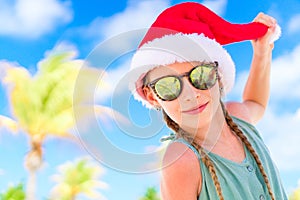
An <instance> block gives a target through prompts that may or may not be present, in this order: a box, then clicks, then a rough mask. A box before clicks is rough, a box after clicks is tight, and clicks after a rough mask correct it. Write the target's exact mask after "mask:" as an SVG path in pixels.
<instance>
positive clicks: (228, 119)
mask: <svg viewBox="0 0 300 200" xmlns="http://www.w3.org/2000/svg"><path fill="white" fill-rule="evenodd" d="M221 105H222V109H223V112H224V115H225V119H226V122H227V124H228V126H229V127H230V129H231V130H232V131H233V132H234V133H235V134H236V135H237V136H238V137H239V138H240V139H241V140H242V142H243V143H244V144H245V145H246V147H247V148H248V150H249V151H250V153H251V154H252V156H253V157H254V159H255V161H256V163H257V165H258V168H259V170H260V173H261V174H262V176H263V178H264V181H265V183H266V185H267V188H268V191H269V194H270V196H271V198H272V200H275V197H274V194H273V192H272V189H271V185H270V182H269V179H268V176H267V174H266V172H265V170H264V168H263V165H262V163H261V160H260V158H259V157H258V155H257V153H256V151H255V150H254V148H253V147H252V145H251V143H250V142H249V140H248V138H247V137H246V136H245V135H244V134H243V132H242V131H241V130H240V128H239V127H238V126H237V124H236V123H235V122H234V121H233V119H232V117H230V115H229V114H228V111H227V110H226V108H225V106H224V104H223V102H222V101H221Z"/></svg>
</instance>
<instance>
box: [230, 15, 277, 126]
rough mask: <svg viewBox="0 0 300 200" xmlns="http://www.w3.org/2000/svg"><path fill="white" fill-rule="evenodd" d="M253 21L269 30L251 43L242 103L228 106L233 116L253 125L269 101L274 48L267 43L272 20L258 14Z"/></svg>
mask: <svg viewBox="0 0 300 200" xmlns="http://www.w3.org/2000/svg"><path fill="white" fill-rule="evenodd" d="M254 21H257V22H261V23H264V24H266V25H267V26H269V29H268V32H267V33H266V35H264V36H263V37H261V38H259V39H257V40H255V41H252V46H253V58H252V64H251V68H250V73H249V76H248V79H247V83H246V86H245V88H244V92H243V102H242V103H230V104H229V106H228V109H229V112H230V110H231V112H232V114H233V115H234V113H235V114H236V115H237V116H239V115H241V116H243V118H244V119H245V120H247V121H249V122H250V123H253V124H255V123H257V122H258V121H259V120H260V119H261V118H262V116H263V114H264V112H265V109H266V107H267V105H268V101H269V94H270V71H271V61H272V50H273V47H274V44H273V43H272V44H270V43H269V41H270V37H271V35H272V34H274V31H275V25H276V21H275V19H274V18H272V17H270V16H268V15H265V14H263V13H259V14H258V15H257V17H256V18H255V20H254ZM238 110H239V111H238ZM240 112H241V113H240Z"/></svg>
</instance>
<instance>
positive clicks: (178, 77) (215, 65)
mask: <svg viewBox="0 0 300 200" xmlns="http://www.w3.org/2000/svg"><path fill="white" fill-rule="evenodd" d="M200 66H208V67H212V68H213V69H214V70H215V71H216V80H218V79H219V73H218V66H219V63H218V62H217V61H214V62H211V63H203V64H199V65H196V66H195V67H193V68H192V69H191V70H190V71H188V72H186V73H184V74H181V75H167V76H162V77H159V78H158V79H155V80H153V81H151V82H150V83H148V84H146V86H148V87H150V88H151V89H152V90H153V92H154V93H155V94H156V96H157V97H158V98H159V99H161V100H162V101H173V100H175V99H177V98H178V97H179V96H180V94H181V92H182V89H183V83H182V78H183V77H188V80H189V82H190V84H191V85H192V86H193V87H194V88H196V87H195V86H194V85H193V82H192V80H191V77H190V75H191V73H192V71H193V70H194V69H196V68H197V67H200ZM166 77H176V78H177V79H178V80H179V82H180V91H179V93H178V96H177V97H176V98H174V99H171V100H167V99H163V98H161V97H160V96H159V95H158V93H157V91H156V89H155V84H156V83H157V82H158V81H159V80H161V79H162V78H166ZM214 85H215V84H214ZM210 88H211V87H210ZM196 89H198V88H196ZM207 89H209V88H207ZM207 89H198V90H207Z"/></svg>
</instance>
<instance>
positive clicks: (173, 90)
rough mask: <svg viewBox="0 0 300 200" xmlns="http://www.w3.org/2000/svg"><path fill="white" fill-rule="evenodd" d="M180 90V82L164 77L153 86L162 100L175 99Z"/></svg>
mask: <svg viewBox="0 0 300 200" xmlns="http://www.w3.org/2000/svg"><path fill="white" fill-rule="evenodd" d="M180 90H181V85H180V80H179V79H178V78H177V77H172V76H171V77H164V78H162V79H160V80H159V81H157V82H156V84H155V91H156V93H157V95H158V96H159V97H160V98H161V99H163V100H168V101H171V100H174V99H176V98H177V97H178V96H179V94H180Z"/></svg>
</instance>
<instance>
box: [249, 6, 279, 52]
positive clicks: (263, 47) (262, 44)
mask: <svg viewBox="0 0 300 200" xmlns="http://www.w3.org/2000/svg"><path fill="white" fill-rule="evenodd" d="M253 21H254V22H260V23H262V24H265V25H267V26H268V27H269V29H268V32H267V33H266V34H265V35H264V36H263V37H261V38H258V39H256V40H252V41H251V42H252V46H253V50H254V55H255V56H265V55H269V54H270V53H271V52H272V49H273V48H274V43H271V44H270V40H271V37H272V35H273V34H274V32H275V27H276V25H277V22H276V20H275V19H274V18H273V17H271V16H269V15H266V14H264V13H262V12H261V13H259V14H258V15H257V16H256V17H255V18H254V20H253Z"/></svg>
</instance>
